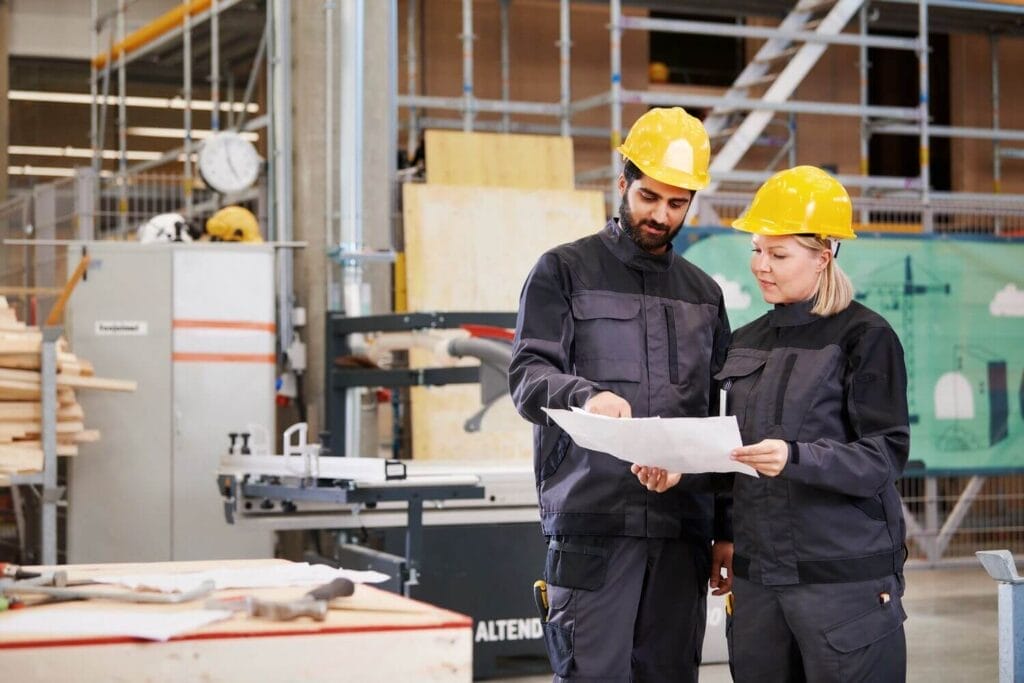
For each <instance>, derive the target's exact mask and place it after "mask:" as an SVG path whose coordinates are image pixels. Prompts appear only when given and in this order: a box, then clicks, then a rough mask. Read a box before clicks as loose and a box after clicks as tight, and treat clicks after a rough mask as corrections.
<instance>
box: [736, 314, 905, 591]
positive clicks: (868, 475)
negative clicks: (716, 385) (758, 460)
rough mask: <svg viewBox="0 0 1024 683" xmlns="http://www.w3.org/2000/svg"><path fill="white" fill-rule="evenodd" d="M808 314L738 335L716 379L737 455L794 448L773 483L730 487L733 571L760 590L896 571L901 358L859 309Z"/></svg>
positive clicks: (885, 327) (879, 321) (894, 341)
mask: <svg viewBox="0 0 1024 683" xmlns="http://www.w3.org/2000/svg"><path fill="white" fill-rule="evenodd" d="M811 307H812V302H803V303H798V304H791V305H787V306H776V307H775V310H773V311H770V312H769V313H767V314H765V315H764V316H762V317H760V318H758V319H757V320H755V321H753V322H752V323H750V324H748V325H745V326H744V327H742V328H740V329H739V330H737V331H736V333H735V335H734V337H733V342H732V345H731V347H730V348H729V355H728V358H727V359H726V362H725V367H723V368H722V370H721V372H719V373H718V374H717V375H716V377H717V378H718V379H719V380H721V381H722V383H723V388H725V389H726V390H727V391H728V396H729V399H728V402H729V412H730V413H731V414H733V415H736V417H737V419H738V420H739V425H740V433H741V435H742V437H743V443H744V444H748V445H749V444H753V443H757V442H758V441H761V440H762V439H768V438H773V439H781V440H783V441H787V442H789V446H790V455H789V461H788V462H787V464H786V466H785V468H784V469H783V470H782V473H781V474H779V476H777V477H774V478H772V477H760V478H754V477H748V476H746V475H742V474H737V475H735V485H734V488H733V494H734V500H735V506H736V507H735V518H734V524H735V534H736V538H735V542H736V554H735V557H734V559H733V569H734V571H735V572H736V575H737V576H740V577H742V578H746V579H748V580H750V581H755V582H757V583H760V584H764V585H787V584H796V583H833V582H842V581H860V580H868V579H872V578H879V577H882V576H886V575H891V574H894V573H897V574H898V573H900V572H901V571H902V566H903V559H904V553H903V544H904V538H905V526H904V521H903V511H902V506H901V504H900V497H899V494H898V493H897V491H896V486H895V482H896V479H897V478H898V477H899V476H900V474H901V473H902V472H903V468H904V466H905V465H906V462H907V455H908V453H909V450H910V429H909V427H908V419H907V372H906V366H905V365H904V361H903V347H902V346H900V341H899V339H898V338H897V337H896V333H895V332H893V330H892V328H891V327H890V326H889V323H887V322H886V321H885V319H883V318H882V317H881V316H879V315H878V314H876V313H875V312H874V311H872V310H870V309H869V308H866V307H865V306H863V305H861V304H859V303H857V302H853V303H851V304H850V306H849V308H847V309H846V310H844V311H842V312H840V313H838V314H836V315H834V316H830V317H827V318H822V317H820V316H817V315H814V314H813V313H811V312H810V309H811Z"/></svg>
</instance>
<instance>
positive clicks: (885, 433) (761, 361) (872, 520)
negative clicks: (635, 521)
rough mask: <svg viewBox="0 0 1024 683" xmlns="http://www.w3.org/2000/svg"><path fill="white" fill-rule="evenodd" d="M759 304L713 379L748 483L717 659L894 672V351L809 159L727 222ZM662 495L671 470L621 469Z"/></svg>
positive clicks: (841, 197)
mask: <svg viewBox="0 0 1024 683" xmlns="http://www.w3.org/2000/svg"><path fill="white" fill-rule="evenodd" d="M733 227H734V228H736V229H738V230H743V231H745V232H749V233H752V239H751V245H752V249H753V254H752V256H751V261H750V270H751V273H752V274H753V275H754V278H755V279H756V280H757V284H758V286H759V287H760V289H761V292H762V294H763V296H764V299H765V301H767V302H768V303H771V304H774V309H773V310H771V311H769V312H768V313H766V314H765V315H763V316H761V317H760V318H758V319H757V320H755V321H753V322H751V323H750V324H748V325H746V326H744V327H742V328H740V329H739V330H737V331H736V332H735V334H734V336H733V341H732V344H731V346H730V348H729V352H728V356H727V358H726V361H725V364H724V366H723V368H722V370H721V371H720V372H719V373H717V374H716V376H715V377H716V379H718V380H719V381H720V382H721V383H722V387H723V389H725V390H726V391H727V392H728V409H729V411H730V413H731V414H733V415H735V416H736V417H737V419H738V420H739V425H740V432H741V434H742V437H743V443H744V444H746V445H744V446H743V447H741V448H738V449H737V450H736V451H734V453H733V458H734V459H736V460H739V461H741V462H744V463H746V464H748V465H750V466H752V467H753V468H754V469H755V470H757V472H758V474H759V475H760V476H759V477H758V478H754V477H748V476H744V475H736V477H735V483H734V487H733V498H734V501H733V506H734V507H733V528H734V534H735V555H734V557H733V572H734V576H735V578H734V580H733V593H734V598H735V606H734V612H733V627H732V641H731V644H732V664H733V668H734V676H735V680H737V681H740V682H743V681H805V680H806V681H815V682H827V681H903V680H905V678H906V641H905V637H904V633H903V622H904V620H905V619H906V614H905V612H904V611H903V607H902V604H901V597H902V595H903V561H904V558H905V553H904V538H905V526H904V521H903V513H902V507H901V504H900V498H899V494H898V493H897V490H896V487H895V482H896V479H897V478H898V477H899V476H900V474H901V472H902V471H903V467H904V465H905V464H906V461H907V455H908V452H909V448H910V431H909V427H908V417H907V400H906V367H905V365H904V360H903V349H902V347H901V345H900V342H899V339H898V338H897V337H896V334H895V332H893V330H892V328H891V327H890V326H889V324H888V323H887V322H886V321H885V320H884V319H883V318H882V317H881V316H879V315H878V314H876V313H875V312H873V311H871V310H870V309H868V308H866V307H865V306H862V305H861V304H859V303H857V302H855V301H853V300H852V298H853V288H852V286H851V284H850V281H849V280H848V279H847V277H846V275H845V274H844V273H843V272H842V270H841V269H840V268H839V266H838V264H837V262H836V256H837V253H838V249H839V244H840V240H843V239H853V238H854V237H855V234H854V232H853V229H852V210H851V204H850V198H849V195H848V194H847V193H846V190H845V189H844V188H843V187H842V185H840V184H839V183H838V182H837V181H836V180H835V179H833V178H832V177H831V176H829V175H828V174H827V173H825V172H824V171H822V170H820V169H818V168H814V167H811V166H798V167H796V168H792V169H788V170H785V171H782V172H780V173H777V174H776V175H774V176H773V177H772V178H770V179H769V180H768V181H767V182H765V184H764V185H763V186H762V187H761V188H760V189H759V190H758V192H757V194H756V196H755V198H754V201H753V203H752V204H751V206H750V208H749V210H748V211H747V212H746V214H744V215H743V216H742V217H741V218H739V219H738V220H736V221H735V222H734V223H733ZM634 471H635V473H636V474H637V476H638V477H639V479H640V481H641V483H644V484H645V485H646V486H647V487H648V488H649V489H652V490H656V491H664V490H666V489H667V488H669V487H671V486H673V485H675V483H677V482H678V481H679V476H678V475H672V474H668V473H666V472H664V471H662V470H656V469H647V468H634Z"/></svg>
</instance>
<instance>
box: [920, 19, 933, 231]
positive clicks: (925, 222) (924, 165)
mask: <svg viewBox="0 0 1024 683" xmlns="http://www.w3.org/2000/svg"><path fill="white" fill-rule="evenodd" d="M917 8H918V9H917V34H918V41H919V43H920V45H919V46H918V64H919V72H918V91H919V93H920V102H919V105H918V107H919V109H920V112H921V113H920V117H921V118H920V121H919V124H920V127H921V128H920V136H919V140H920V146H921V149H920V153H919V157H920V163H921V176H920V177H921V228H922V230H923V231H924V232H925V233H931V232H932V231H933V230H934V225H933V222H932V209H931V206H930V203H931V197H930V192H931V168H930V167H931V153H930V141H929V133H928V125H929V107H928V97H929V95H928V91H929V88H928V49H929V48H928V0H920V2H919V3H918V6H917Z"/></svg>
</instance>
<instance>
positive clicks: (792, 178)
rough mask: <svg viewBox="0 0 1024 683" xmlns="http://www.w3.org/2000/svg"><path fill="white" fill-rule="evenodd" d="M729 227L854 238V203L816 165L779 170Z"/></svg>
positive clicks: (758, 231) (778, 232)
mask: <svg viewBox="0 0 1024 683" xmlns="http://www.w3.org/2000/svg"><path fill="white" fill-rule="evenodd" d="M732 227H734V228H736V229H737V230H743V231H744V232H752V233H754V234H757V235H817V236H818V237H821V238H822V239H827V238H831V239H838V240H841V239H851V240H852V239H856V237H857V235H856V234H855V233H854V231H853V204H852V202H851V201H850V195H849V194H848V193H847V192H846V188H844V187H843V186H842V184H841V183H840V182H839V181H838V180H836V179H835V178H833V177H832V176H830V175H829V174H828V173H826V172H825V171H823V170H821V169H820V168H817V167H815V166H795V167H793V168H787V169H786V170H784V171H779V172H778V173H776V174H775V175H773V176H772V177H771V178H769V179H768V180H766V181H765V182H764V185H762V186H761V187H760V188H758V190H757V194H755V195H754V201H753V202H751V203H750V208H749V209H747V211H746V213H744V214H743V215H742V216H740V217H739V218H737V219H736V220H735V221H733V222H732Z"/></svg>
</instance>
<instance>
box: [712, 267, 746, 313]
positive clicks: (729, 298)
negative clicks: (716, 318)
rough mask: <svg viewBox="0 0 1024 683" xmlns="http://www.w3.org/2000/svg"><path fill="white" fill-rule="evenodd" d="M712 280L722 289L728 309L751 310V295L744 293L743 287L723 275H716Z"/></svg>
mask: <svg viewBox="0 0 1024 683" xmlns="http://www.w3.org/2000/svg"><path fill="white" fill-rule="evenodd" d="M711 279H712V280H714V281H715V282H717V283H718V286H719V287H721V288H722V295H723V296H724V297H725V307H726V308H731V309H734V310H740V311H742V310H745V309H747V308H750V295H749V294H747V293H746V292H744V291H743V285H741V284H740V283H738V282H734V281H733V280H730V279H729V278H727V277H725V276H724V275H722V274H721V273H715V274H714V275H712V276H711Z"/></svg>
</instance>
